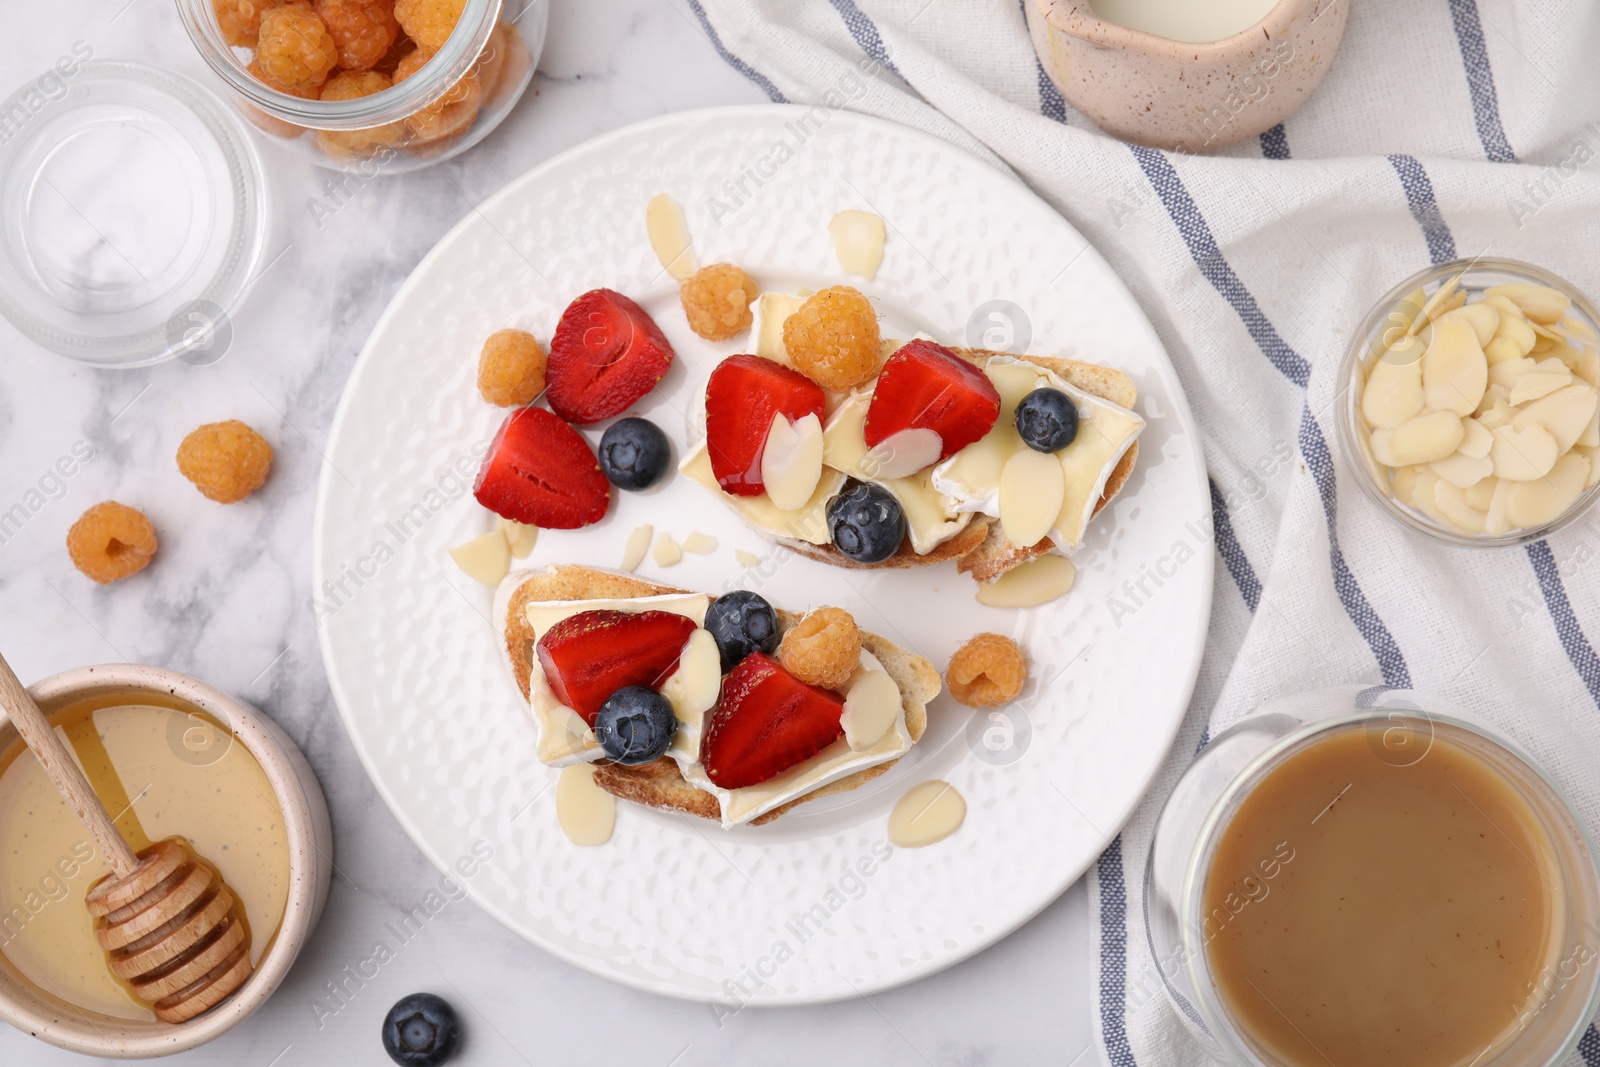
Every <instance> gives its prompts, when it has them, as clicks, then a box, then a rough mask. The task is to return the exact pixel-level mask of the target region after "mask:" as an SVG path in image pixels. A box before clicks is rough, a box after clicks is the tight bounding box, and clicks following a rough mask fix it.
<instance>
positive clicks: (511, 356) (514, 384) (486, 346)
mask: <svg viewBox="0 0 1600 1067" xmlns="http://www.w3.org/2000/svg"><path fill="white" fill-rule="evenodd" d="M547 359H548V357H547V355H546V353H545V350H544V346H543V345H541V344H540V343H539V339H538V338H537V337H535V336H533V334H531V333H528V332H527V331H526V330H500V331H498V332H497V333H492V334H490V335H489V339H488V340H487V341H485V342H483V354H482V355H481V356H479V357H478V392H480V393H482V394H483V398H484V399H485V400H487V401H488V402H489V403H491V404H498V405H499V406H500V407H503V408H510V407H521V406H522V405H523V404H531V403H533V399H534V397H536V396H538V395H539V394H540V393H542V392H544V368H545V363H546V361H547Z"/></svg>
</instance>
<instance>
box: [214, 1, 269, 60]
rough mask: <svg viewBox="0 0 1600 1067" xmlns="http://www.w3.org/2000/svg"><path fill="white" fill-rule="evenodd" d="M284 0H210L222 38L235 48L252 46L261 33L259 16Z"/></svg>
mask: <svg viewBox="0 0 1600 1067" xmlns="http://www.w3.org/2000/svg"><path fill="white" fill-rule="evenodd" d="M283 3H284V0H211V9H212V10H213V11H215V12H216V13H217V25H218V26H219V27H221V29H222V39H223V40H225V41H227V42H228V43H229V44H231V45H233V46H234V47H235V48H254V47H255V46H256V38H257V36H258V35H259V34H260V33H261V16H262V14H263V13H264V12H266V11H267V10H269V9H270V8H274V7H280V6H282V4H283Z"/></svg>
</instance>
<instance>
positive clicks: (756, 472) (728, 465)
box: [706, 356, 824, 496]
mask: <svg viewBox="0 0 1600 1067" xmlns="http://www.w3.org/2000/svg"><path fill="white" fill-rule="evenodd" d="M823 403H824V397H823V395H822V386H820V385H818V384H817V383H816V382H814V381H812V380H811V379H810V378H807V377H806V376H805V375H804V374H801V373H800V372H799V371H797V370H790V369H789V368H788V367H785V366H784V365H783V364H781V363H774V362H773V361H772V360H770V359H763V358H762V357H761V356H729V357H728V358H727V359H725V360H723V361H722V362H721V363H718V364H717V368H716V369H715V370H713V371H712V372H711V380H710V381H708V382H706V449H707V450H708V451H709V452H710V453H711V473H712V474H714V475H716V477H717V484H718V485H720V486H722V488H723V490H724V491H725V492H728V493H732V494H733V495H734V496H760V495H761V494H762V492H763V491H765V488H766V487H765V486H764V485H763V484H762V482H761V452H762V450H763V449H765V448H766V447H767V433H768V432H769V431H770V430H771V429H772V419H773V416H775V415H776V414H778V412H780V411H781V412H783V414H785V415H787V416H788V417H789V419H790V420H794V419H801V418H804V417H805V416H807V415H815V416H816V417H817V418H819V419H820V418H822V407H823Z"/></svg>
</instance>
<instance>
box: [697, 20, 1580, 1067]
mask: <svg viewBox="0 0 1600 1067" xmlns="http://www.w3.org/2000/svg"><path fill="white" fill-rule="evenodd" d="M673 2H674V3H676V2H677V0H673ZM686 2H687V4H688V5H689V8H690V9H691V10H690V11H689V12H685V14H686V15H689V14H692V16H693V17H694V18H695V20H696V21H697V22H698V24H699V26H700V27H701V29H702V30H703V31H704V33H705V36H706V37H707V39H708V40H709V41H710V42H711V44H712V46H713V47H715V49H716V50H717V51H718V53H719V54H721V55H722V56H723V58H724V59H726V60H727V61H728V62H729V63H730V64H732V65H733V66H734V67H735V68H736V69H738V70H739V71H740V72H741V73H742V74H744V76H745V77H747V78H749V79H750V80H751V81H752V82H754V83H755V84H756V85H757V86H759V87H760V88H761V89H762V91H763V92H765V93H766V94H767V95H768V96H770V97H771V98H772V99H773V100H774V101H793V102H797V103H805V104H812V103H821V102H824V101H827V100H828V98H829V94H830V92H831V93H833V95H834V98H835V99H837V97H838V93H837V87H838V85H839V84H840V83H841V81H842V80H844V79H846V78H853V77H854V74H855V72H856V71H858V70H860V69H862V66H863V60H864V59H868V58H870V59H871V60H874V61H875V62H873V63H868V64H865V65H866V66H867V67H868V68H869V69H875V70H876V71H877V73H876V74H875V75H874V76H873V77H872V78H870V79H868V83H867V85H866V86H865V88H864V89H860V90H853V91H852V92H851V94H850V104H849V106H851V107H855V108H858V109H860V110H862V111H866V112H870V113H872V114H876V115H879V116H882V117H885V118H889V119H893V120H896V121H898V122H901V123H905V124H907V125H910V126H913V127H916V128H919V129H922V130H925V131H927V132H930V133H933V134H936V135H938V136H941V137H944V138H947V139H949V140H950V141H952V142H954V143H956V144H958V145H961V146H963V147H965V148H967V149H968V150H970V151H972V152H974V153H976V154H978V155H980V156H982V157H983V158H986V159H988V160H990V161H991V162H994V163H996V164H997V165H1001V166H1004V167H1008V168H1009V169H1011V170H1012V171H1013V172H1015V173H1016V174H1017V175H1019V176H1020V177H1021V178H1022V179H1023V180H1025V181H1026V182H1028V183H1029V184H1030V185H1031V186H1032V187H1033V188H1034V189H1035V190H1037V191H1038V193H1039V194H1040V195H1041V196H1043V197H1044V198H1045V199H1046V200H1048V201H1049V202H1050V203H1051V204H1052V205H1054V206H1055V208H1056V209H1057V210H1059V211H1060V212H1061V213H1062V214H1063V215H1065V216H1066V217H1067V218H1068V219H1069V220H1071V221H1072V223H1073V224H1074V225H1076V226H1077V227H1078V229H1079V230H1081V231H1082V232H1083V233H1084V234H1085V235H1086V236H1087V237H1088V238H1089V239H1090V240H1091V241H1092V242H1093V243H1094V244H1095V245H1096V246H1097V247H1098V248H1099V249H1100V251H1101V252H1102V253H1103V254H1104V255H1105V256H1106V258H1107V259H1109V260H1110V261H1111V263H1112V265H1113V266H1114V267H1115V268H1116V269H1117V270H1118V271H1119V272H1120V273H1121V275H1122V277H1123V278H1124V279H1125V280H1126V281H1127V283H1128V284H1129V286H1130V287H1131V288H1132V290H1133V291H1134V294H1135V295H1136V296H1137V297H1138V298H1139V300H1140V302H1141V303H1142V304H1143V306H1144V308H1145V310H1146V312H1147V313H1148V314H1149V315H1150V317H1151V319H1152V320H1153V321H1154V323H1155V325H1156V329H1157V330H1158V331H1159V332H1160V334H1161V337H1162V340H1163V342H1164V343H1165V345H1166V347H1167V351H1168V352H1169V353H1170V354H1171V356H1172V359H1173V362H1174V363H1175V364H1176V365H1177V369H1178V374H1179V376H1180V377H1181V379H1182V380H1183V384H1184V388H1185V389H1186V391H1187V393H1188V397H1189V401H1190V404H1191V405H1192V406H1193V409H1194V412H1195V416H1196V418H1197V421H1198V423H1199V426H1200V432H1201V436H1202V438H1203V446H1204V450H1205V456H1206V462H1207V466H1208V468H1209V471H1210V477H1211V494H1212V506H1213V514H1214V519H1215V528H1216V537H1215V544H1216V549H1217V552H1218V554H1219V555H1220V557H1221V562H1222V563H1223V566H1221V567H1219V568H1217V588H1216V591H1215V598H1214V604H1215V606H1214V608H1213V614H1212V622H1211V635H1210V640H1209V642H1208V646H1207V652H1206V657H1205V660H1204V663H1203V666H1202V668H1201V674H1200V680H1199V684H1198V687H1197V690H1196V692H1195V696H1194V701H1193V703H1192V705H1191V708H1190V712H1189V715H1188V717H1187V718H1186V720H1185V722H1184V725H1183V729H1182V732H1181V734H1180V736H1179V738H1178V741H1177V743H1176V745H1175V746H1174V749H1173V751H1172V753H1171V755H1170V756H1169V758H1168V761H1167V763H1166V765H1165V767H1164V769H1163V771H1162V773H1161V775H1160V777H1159V778H1158V780H1157V782H1156V784H1155V786H1154V787H1153V789H1152V790H1151V793H1150V796H1149V797H1148V798H1147V799H1146V801H1145V803H1144V804H1143V806H1142V807H1141V808H1140V809H1139V810H1138V812H1137V813H1136V814H1135V815H1134V816H1133V818H1132V819H1131V820H1130V821H1129V823H1128V824H1127V825H1126V826H1125V827H1123V828H1122V830H1121V832H1120V834H1118V835H1116V836H1114V837H1111V838H1110V839H1109V840H1108V841H1107V842H1106V848H1105V851H1104V854H1103V855H1102V856H1101V857H1100V858H1099V860H1098V861H1097V862H1096V864H1095V865H1094V867H1093V869H1092V871H1091V874H1090V901H1091V910H1092V918H1093V921H1094V923H1095V940H1094V943H1093V945H1092V951H1093V955H1094V963H1095V966H1096V967H1097V968H1098V971H1099V973H1098V976H1097V980H1096V981H1095V983H1094V985H1093V988H1094V989H1095V1004H1094V1006H1093V1008H1094V1012H1093V1016H1094V1022H1095V1027H1096V1030H1097V1036H1098V1038H1099V1044H1100V1052H1101V1056H1102V1058H1103V1059H1104V1061H1105V1062H1106V1063H1109V1064H1112V1065H1113V1067H1134V1065H1136V1064H1146V1065H1169V1064H1185V1065H1187V1064H1203V1063H1206V1062H1208V1061H1207V1060H1206V1058H1205V1057H1204V1055H1203V1054H1202V1053H1201V1051H1200V1050H1199V1048H1198V1046H1196V1045H1195V1044H1194V1043H1193V1041H1192V1040H1191V1039H1190V1038H1189V1036H1188V1034H1187V1032H1186V1031H1184V1030H1183V1028H1182V1027H1181V1026H1179V1025H1178V1024H1177V1022H1176V1019H1175V1015H1174V1014H1173V1013H1172V1012H1171V1010H1170V1009H1169V1008H1168V1007H1167V1005H1166V1002H1165V1000H1164V998H1163V997H1162V995H1161V993H1160V983H1159V979H1158V978H1157V976H1156V972H1155V971H1154V969H1153V968H1152V966H1151V961H1150V957H1149V953H1148V951H1147V950H1146V948H1145V939H1144V931H1143V924H1142V921H1141V919H1140V900H1141V886H1142V884H1143V876H1144V855H1145V852H1146V850H1147V848H1148V846H1149V840H1150V832H1151V824H1152V822H1153V820H1154V818H1155V815H1156V811H1157V809H1158V807H1159V805H1160V802H1161V800H1162V798H1163V797H1164V796H1165V795H1166V794H1167V792H1168V791H1169V789H1170V788H1171V785H1172V783H1173V781H1174V779H1175V778H1176V776H1177V774H1178V773H1179V771H1180V770H1181V769H1182V767H1183V766H1184V765H1185V764H1186V763H1187V762H1188V760H1189V759H1190V758H1191V757H1192V755H1193V754H1194V752H1195V751H1196V749H1197V748H1198V747H1199V746H1201V745H1202V744H1204V741H1205V739H1206V738H1208V737H1209V736H1210V734H1211V732H1213V731H1216V730H1218V729H1221V728H1223V727H1226V726H1227V725H1229V724H1230V723H1232V722H1234V721H1236V720H1237V719H1239V718H1240V717H1242V716H1244V715H1247V714H1249V713H1250V711H1251V710H1252V709H1253V708H1255V707H1256V706H1258V705H1259V704H1261V703H1262V702H1264V701H1265V700H1267V699H1270V698H1272V697H1275V696H1281V695H1285V694H1288V693H1292V692H1296V691H1299V690H1303V689H1308V688H1314V687H1319V686H1323V685H1333V684H1343V683H1351V682H1363V681H1373V682H1382V683H1385V684H1387V685H1390V686H1395V687H1412V686H1414V687H1415V688H1417V689H1419V690H1421V691H1423V692H1434V693H1438V694H1440V695H1442V696H1445V697H1447V698H1449V699H1451V700H1453V701H1454V702H1456V703H1458V704H1461V705H1463V706H1465V707H1468V708H1470V709H1472V710H1474V711H1477V712H1479V713H1481V714H1484V715H1486V716H1488V717H1489V718H1491V719H1493V720H1495V721H1496V722H1498V723H1499V724H1500V725H1501V726H1502V727H1503V728H1504V729H1506V730H1507V731H1508V732H1510V733H1511V734H1512V735H1513V736H1514V737H1516V738H1517V739H1518V740H1519V741H1520V742H1521V743H1522V744H1523V745H1524V747H1525V748H1527V749H1529V750H1531V751H1532V752H1533V754H1534V755H1535V756H1536V757H1537V758H1538V759H1540V760H1541V761H1542V762H1543V763H1544V764H1545V765H1546V766H1547V767H1548V768H1549V769H1550V770H1551V771H1553V772H1554V773H1555V774H1556V775H1557V777H1558V778H1560V779H1561V780H1562V782H1563V783H1564V784H1565V785H1566V786H1567V787H1568V789H1569V791H1570V793H1571V795H1572V796H1574V797H1575V798H1576V801H1577V803H1578V804H1579V806H1580V809H1581V811H1582V813H1583V815H1584V817H1585V818H1586V819H1587V821H1588V824H1589V826H1590V829H1591V832H1594V831H1595V830H1600V783H1597V781H1596V777H1595V775H1594V774H1593V767H1594V764H1595V756H1596V754H1597V753H1600V657H1597V656H1596V653H1595V647H1596V641H1600V581H1597V580H1596V573H1597V572H1596V571H1595V570H1594V568H1595V567H1596V566H1597V565H1600V562H1597V561H1600V519H1590V520H1587V521H1586V522H1584V523H1582V524H1577V525H1575V526H1572V527H1569V528H1568V529H1566V530H1565V531H1563V532H1561V533H1560V534H1558V535H1556V536H1554V537H1552V538H1550V539H1549V540H1548V541H1545V542H1540V543H1538V544H1533V545H1529V546H1527V548H1526V549H1504V550H1499V551H1488V552H1485V551H1468V550H1463V549H1451V548H1446V547H1443V546H1437V545H1432V544H1429V543H1425V542H1423V541H1422V540H1421V539H1419V538H1416V537H1410V536H1401V535H1400V533H1399V532H1398V530H1397V528H1396V527H1395V526H1394V525H1393V523H1392V521H1391V520H1390V519H1389V518H1387V517H1386V516H1384V515H1381V514H1379V513H1378V511H1377V510H1376V508H1375V506H1374V505H1373V504H1371V503H1370V502H1369V501H1367V500H1366V499H1365V498H1364V497H1363V496H1362V495H1361V493H1360V491H1359V489H1358V487H1357V486H1356V485H1355V484H1354V483H1353V482H1352V481H1351V480H1350V477H1349V475H1348V473H1347V472H1345V471H1344V470H1342V469H1341V467H1342V463H1341V461H1339V460H1338V459H1336V458H1335V455H1334V450H1335V445H1334V442H1333V435H1334V429H1333V422H1332V414H1331V409H1332V407H1333V404H1334V402H1335V399H1336V397H1335V394H1336V392H1337V385H1336V381H1335V379H1336V372H1337V368H1338V363H1339V360H1340V357H1341V355H1342V353H1343V352H1344V350H1345V346H1346V342H1347V340H1348V336H1349V331H1350V330H1351V328H1352V327H1353V325H1354V324H1355V323H1356V322H1358V321H1359V320H1360V318H1361V317H1362V315H1363V314H1364V313H1365V312H1366V310H1367V309H1368V308H1370V307H1371V306H1372V304H1373V303H1374V302H1375V301H1376V300H1377V299H1378V297H1380V296H1381V295H1382V294H1383V293H1384V292H1385V291H1386V290H1387V289H1388V288H1389V287H1390V286H1392V285H1393V284H1395V283H1396V282H1397V281H1398V280H1399V279H1401V278H1403V277H1405V276H1407V275H1409V274H1411V273H1413V272H1414V271H1416V270H1418V269H1420V268H1422V267H1424V266H1426V265H1427V264H1428V263H1429V262H1436V261H1440V260H1445V259H1450V258H1454V257H1456V256H1458V255H1460V256H1473V255H1478V254H1481V253H1489V254H1494V255H1505V256H1511V257H1514V258H1518V259H1525V260H1530V261H1532V262H1535V263H1539V264H1541V265H1543V266H1545V267H1548V268H1550V269H1551V270H1553V271H1555V272H1556V273H1557V274H1560V275H1563V276H1564V277H1566V278H1568V279H1570V280H1571V281H1572V282H1574V283H1575V284H1577V285H1578V286H1579V287H1581V288H1583V289H1585V290H1586V291H1588V292H1590V293H1595V294H1600V160H1597V157H1600V79H1597V78H1595V77H1594V59H1593V56H1594V54H1595V53H1596V51H1597V50H1600V8H1597V7H1596V6H1595V5H1593V4H1592V3H1590V2H1588V0H1540V2H1539V3H1537V4H1529V3H1520V2H1518V0H1385V2H1382V3H1370V2H1365V0H1342V2H1346V3H1351V4H1352V8H1351V10H1350V12H1349V24H1348V29H1347V31H1346V34H1345V38H1344V41H1343V44H1342V45H1341V47H1340V50H1339V53H1338V56H1337V59H1336V60H1335V62H1334V64H1333V67H1332V69H1331V70H1330V72H1329V74H1328V76H1327V78H1326V79H1325V80H1324V81H1323V83H1322V85H1321V86H1320V87H1319V88H1318V89H1317V91H1316V92H1315V94H1314V95H1313V96H1312V97H1311V99H1310V100H1309V102H1308V103H1307V104H1306V105H1305V106H1304V107H1303V108H1302V109H1301V110H1300V111H1299V112H1297V113H1296V114H1295V115H1293V116H1291V117H1290V118H1289V120H1288V121H1287V122H1286V123H1284V124H1283V125H1281V126H1279V127H1276V128H1274V129H1272V130H1270V131H1268V132H1267V133H1265V134H1263V135H1262V136H1261V137H1260V138H1259V139H1252V140H1251V141H1249V142H1247V143H1245V144H1242V145H1238V146H1235V147H1234V148H1231V149H1227V150H1225V151H1224V152H1222V153H1220V154H1219V155H1217V156H1212V157H1203V158H1198V157H1193V156H1176V155H1172V154H1169V153H1165V152H1160V151H1155V150H1152V149H1147V148H1139V147H1133V146H1130V145H1127V144H1123V143H1121V142H1119V141H1117V140H1115V139H1113V138H1111V137H1108V136H1106V135H1104V134H1102V133H1100V132H1099V131H1098V130H1097V129H1096V128H1095V127H1094V126H1093V125H1092V124H1091V123H1090V122H1088V121H1087V120H1086V119H1085V118H1083V116H1081V115H1079V114H1077V113H1076V112H1075V111H1074V110H1073V109H1072V108H1071V107H1070V106H1069V105H1067V104H1066V103H1064V102H1063V100H1062V98H1061V96H1060V94H1059V93H1058V92H1057V91H1056V90H1055V88H1054V87H1053V86H1052V85H1051V83H1050V81H1049V79H1048V78H1046V76H1045V74H1044V72H1043V70H1042V69H1041V68H1040V66H1039V64H1038V62H1037V60H1036V59H1035V57H1034V54H1033V51H1032V49H1031V47H1030V46H1029V42H1028V34H1027V30H1026V27H1025V24H1024V21H1023V12H1022V9H1021V7H1020V6H1019V3H1018V0H686ZM680 10H681V9H680ZM852 84H853V83H852ZM1572 1063H1573V1064H1582V1063H1586V1064H1589V1065H1590V1067H1600V1034H1597V1032H1596V1031H1595V1030H1594V1029H1593V1028H1591V1029H1590V1030H1589V1031H1588V1033H1587V1034H1586V1036H1585V1039H1584V1042H1583V1044H1582V1045H1581V1046H1580V1050H1579V1053H1578V1054H1577V1055H1575V1056H1574V1058H1573V1060H1572Z"/></svg>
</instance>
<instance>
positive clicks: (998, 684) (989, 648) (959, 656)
mask: <svg viewBox="0 0 1600 1067" xmlns="http://www.w3.org/2000/svg"><path fill="white" fill-rule="evenodd" d="M944 678H945V683H946V684H947V685H948V686H949V687H950V695H951V696H953V697H955V698H956V699H957V700H959V701H960V702H961V703H963V704H965V705H966V706H967V707H969V708H993V707H998V706H999V705H1001V704H1005V703H1009V702H1010V701H1012V700H1015V699H1016V697H1017V694H1018V693H1020V692H1022V687H1023V686H1024V685H1025V684H1027V681H1028V661H1027V659H1026V657H1024V656H1023V654H1022V649H1021V648H1019V647H1017V643H1016V642H1015V641H1013V640H1011V638H1009V637H1005V636H1003V635H1001V634H989V633H984V634H978V635H976V636H975V637H973V638H972V640H970V641H968V642H967V643H966V644H964V645H962V646H961V647H960V648H959V649H957V650H956V654H955V655H953V656H951V657H950V666H949V667H948V668H947V669H946V670H945V673H944Z"/></svg>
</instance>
